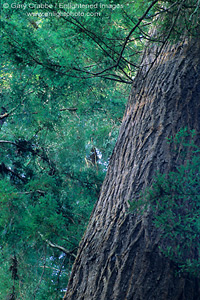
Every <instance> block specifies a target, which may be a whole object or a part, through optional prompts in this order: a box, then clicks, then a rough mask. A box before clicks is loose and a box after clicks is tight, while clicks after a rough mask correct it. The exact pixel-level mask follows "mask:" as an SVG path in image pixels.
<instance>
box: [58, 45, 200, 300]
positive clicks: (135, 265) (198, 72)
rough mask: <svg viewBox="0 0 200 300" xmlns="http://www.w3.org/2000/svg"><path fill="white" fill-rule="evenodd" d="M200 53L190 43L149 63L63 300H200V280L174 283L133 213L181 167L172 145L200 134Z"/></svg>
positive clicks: (144, 221)
mask: <svg viewBox="0 0 200 300" xmlns="http://www.w3.org/2000/svg"><path fill="white" fill-rule="evenodd" d="M151 51H155V49H154V48H152V49H151ZM199 52H200V42H198V41H196V42H195V43H194V42H191V41H185V42H184V43H183V44H181V45H180V44H179V45H177V46H170V45H166V46H165V48H164V49H163V52H162V54H161V56H160V57H159V59H157V62H156V63H155V64H154V65H153V67H152V68H150V69H149V66H151V62H152V61H153V59H154V56H153V54H152V53H149V55H148V56H146V57H145V58H144V66H143V68H142V69H141V71H140V72H139V73H138V75H137V76H136V78H135V82H134V85H133V88H132V92H131V95H130V97H129V101H128V105H127V108H126V113H125V115H124V119H123V123H122V126H121V129H120V132H119V137H118V141H117V143H116V146H115V149H114V151H113V154H112V157H111V160H110V164H109V167H108V171H107V175H106V178H105V180H104V184H103V186H102V189H101V195H100V198H99V201H98V203H97V205H96V207H95V209H94V211H93V214H92V216H91V219H90V222H89V225H88V228H87V231H86V233H85V235H84V237H83V239H82V242H81V244H80V249H79V252H78V255H77V259H76V261H75V264H74V267H73V270H72V274H71V278H70V281H69V284H68V290H67V293H66V295H65V298H64V299H67V300H75V299H76V300H110V299H113V300H154V299H155V300H184V299H187V300H199V299H200V296H199V295H200V282H199V279H194V278H189V277H188V276H187V275H182V276H179V277H178V276H176V275H175V270H176V266H175V265H174V264H173V263H172V262H171V261H169V260H168V259H166V258H165V257H164V256H163V255H162V254H161V253H160V251H159V247H158V246H159V242H160V237H159V234H158V232H157V230H156V229H155V228H154V226H153V222H152V219H151V215H150V214H148V212H147V213H146V214H145V215H142V216H141V215H130V214H127V207H128V201H129V200H133V199H137V197H138V194H139V192H140V191H141V190H143V189H144V188H145V187H146V186H149V185H151V183H152V179H153V176H154V175H155V174H156V172H157V171H159V172H161V173H167V172H169V171H170V170H173V168H175V167H176V162H177V156H176V155H174V153H173V146H172V145H169V144H167V140H166V138H167V137H170V136H174V135H175V134H176V133H177V132H178V131H179V130H180V129H181V128H182V127H185V126H187V127H188V128H189V129H193V128H195V129H196V130H197V132H200V55H199ZM148 69H149V71H148ZM147 71H148V75H147V76H145V74H146V72H147Z"/></svg>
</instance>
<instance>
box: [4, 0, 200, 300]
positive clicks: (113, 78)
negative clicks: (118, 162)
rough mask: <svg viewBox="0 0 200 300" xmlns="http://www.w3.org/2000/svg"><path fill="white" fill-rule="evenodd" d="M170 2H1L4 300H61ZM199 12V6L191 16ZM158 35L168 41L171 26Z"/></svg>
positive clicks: (106, 0) (193, 16)
mask: <svg viewBox="0 0 200 300" xmlns="http://www.w3.org/2000/svg"><path fill="white" fill-rule="evenodd" d="M164 3H168V4H169V5H170V2H169V1H168V2H166V1H164V2H162V1H161V2H160V1H159V2H158V1H154V2H150V1H143V0H137V1H133V2H132V3H130V2H129V1H128V2H127V1H124V0H114V1H112V2H111V3H110V1H108V0H102V1H101V5H102V6H101V7H100V4H98V5H99V6H98V8H92V5H94V3H93V1H92V0H88V2H87V5H88V6H87V7H86V8H84V9H83V10H81V11H82V12H83V11H84V15H81V16H78V17H76V16H74V15H73V14H75V13H78V12H79V11H80V8H78V7H77V8H73V9H68V8H62V7H60V8H59V7H58V3H57V2H56V1H54V0H51V1H48V3H47V4H48V7H45V8H40V7H39V5H41V3H40V1H36V0H34V1H26V2H24V1H18V2H17V5H18V7H13V1H11V0H8V1H7V3H6V4H4V5H3V8H2V11H1V17H2V18H1V28H2V36H1V37H2V47H1V49H0V54H1V57H2V68H1V73H0V76H1V82H2V83H1V98H0V248H1V257H0V263H1V271H0V272H1V274H0V275H1V276H0V278H1V279H0V295H1V297H2V299H6V297H8V296H9V297H10V298H11V296H12V299H37V300H40V299H53V300H54V299H61V298H62V296H63V293H64V288H66V284H67V282H66V279H67V278H68V275H69V272H70V269H71V265H72V263H73V261H74V257H75V255H76V252H77V248H78V244H79V241H80V238H81V236H82V235H83V232H84V230H85V227H86V225H87V222H88V219H89V216H90V213H91V211H92V208H93V205H94V203H95V201H96V200H97V199H98V195H99V191H100V187H101V184H102V182H103V179H104V176H105V172H106V169H107V165H108V161H109V157H110V155H111V153H112V150H113V147H114V145H115V142H116V139H117V135H118V129H119V126H120V124H121V120H122V116H123V112H124V109H125V103H126V99H127V97H128V95H129V92H130V84H132V82H133V78H134V76H135V75H136V73H137V70H138V68H139V65H140V61H141V53H142V51H143V49H144V46H146V40H151V37H150V36H149V28H151V27H152V26H154V24H157V22H158V25H159V24H160V23H159V20H158V19H159V18H158V19H157V18H155V14H157V13H158V15H160V14H161V15H162V12H163V5H164ZM14 4H16V3H14ZM168 4H166V5H168ZM178 4H179V3H178V2H177V4H176V5H175V6H173V9H175V8H176V7H177V5H178ZM32 6H34V7H32ZM50 6H51V7H50ZM69 12H70V13H73V14H71V15H68V16H66V15H65V14H66V13H69ZM168 12H169V10H166V11H165V14H166V16H167V14H168ZM94 13H96V15H94ZM172 13H173V11H172ZM198 13H199V2H198V5H197V6H196V7H195V9H194V10H191V9H190V11H189V13H188V15H189V16H190V17H191V18H192V19H193V18H196V16H198ZM142 16H143V17H142ZM167 22H168V21H167V17H166V23H165V24H167ZM136 24H137V26H136ZM164 26H166V28H167V25H164ZM133 28H135V29H134V30H133ZM161 31H162V30H161ZM162 35H163V36H162V39H161V40H162V41H163V40H164V39H165V37H166V35H167V37H168V31H167V30H166V32H164V33H162ZM159 42H160V40H159ZM108 80H109V81H108ZM9 270H10V271H9ZM15 273H16V274H17V276H14V274H15ZM13 276H14V277H13Z"/></svg>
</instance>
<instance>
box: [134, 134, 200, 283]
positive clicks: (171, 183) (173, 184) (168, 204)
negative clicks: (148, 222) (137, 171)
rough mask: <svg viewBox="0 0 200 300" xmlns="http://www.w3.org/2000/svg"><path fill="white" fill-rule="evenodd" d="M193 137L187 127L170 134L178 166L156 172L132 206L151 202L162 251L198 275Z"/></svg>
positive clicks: (199, 176) (198, 190)
mask: <svg viewBox="0 0 200 300" xmlns="http://www.w3.org/2000/svg"><path fill="white" fill-rule="evenodd" d="M195 140H197V134H196V133H195V131H194V130H190V131H189V130H188V129H187V128H184V129H183V130H181V131H180V132H179V133H178V134H177V135H176V136H175V138H172V137H171V138H169V143H170V144H171V145H172V146H173V149H174V151H175V154H177V159H178V165H179V166H178V167H177V168H176V171H174V172H170V173H169V174H167V175H165V174H163V175H161V174H158V175H157V176H156V178H155V181H154V183H153V185H152V187H151V188H150V189H147V190H146V191H145V193H144V195H143V197H141V198H140V201H139V203H138V204H135V205H134V204H131V210H132V211H135V209H136V210H139V211H144V210H145V209H147V207H149V205H150V208H151V211H152V215H153V219H154V224H155V226H156V227H157V228H159V231H160V234H161V237H162V239H161V241H160V249H161V250H162V252H163V253H164V254H165V255H166V256H167V257H169V258H170V259H172V260H173V261H175V262H176V263H177V264H178V266H179V270H180V272H189V273H190V274H192V275H195V276H197V277H199V274H200V262H199V257H200V147H199V146H198V145H197V144H196V143H195ZM180 162H181V163H180ZM183 162H184V163H183Z"/></svg>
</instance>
